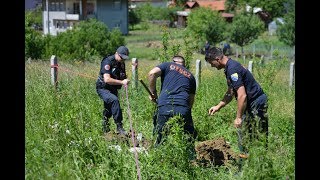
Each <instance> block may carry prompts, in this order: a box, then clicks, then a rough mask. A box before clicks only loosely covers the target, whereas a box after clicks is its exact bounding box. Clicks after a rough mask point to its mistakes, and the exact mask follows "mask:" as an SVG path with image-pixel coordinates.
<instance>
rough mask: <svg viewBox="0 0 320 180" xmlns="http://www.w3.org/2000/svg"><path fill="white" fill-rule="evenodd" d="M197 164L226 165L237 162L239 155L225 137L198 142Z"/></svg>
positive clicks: (196, 148)
mask: <svg viewBox="0 0 320 180" xmlns="http://www.w3.org/2000/svg"><path fill="white" fill-rule="evenodd" d="M195 150H196V153H197V158H196V164H197V165H201V166H211V165H218V166H221V165H226V164H231V163H233V162H235V160H237V159H238V155H237V154H236V153H235V152H233V151H232V149H231V148H230V145H229V144H227V143H226V141H225V139H224V138H223V137H219V138H217V139H213V140H207V141H202V142H199V143H197V145H196V147H195Z"/></svg>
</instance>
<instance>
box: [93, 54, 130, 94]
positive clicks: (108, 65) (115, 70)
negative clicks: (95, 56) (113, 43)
mask: <svg viewBox="0 0 320 180" xmlns="http://www.w3.org/2000/svg"><path fill="white" fill-rule="evenodd" d="M105 73H107V74H110V76H111V78H113V79H118V80H124V79H126V78H127V75H126V71H125V64H124V63H123V62H118V61H117V60H116V59H115V55H111V56H108V57H106V58H104V59H103V60H102V61H101V67H100V72H99V78H98V80H97V85H98V86H99V88H105V89H109V90H111V91H112V90H116V89H120V88H121V85H110V84H107V83H103V82H101V81H103V74H105ZM99 83H100V84H99Z"/></svg>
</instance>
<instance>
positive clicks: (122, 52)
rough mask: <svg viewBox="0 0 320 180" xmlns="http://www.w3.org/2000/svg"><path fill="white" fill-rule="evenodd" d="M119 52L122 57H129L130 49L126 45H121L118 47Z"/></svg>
mask: <svg viewBox="0 0 320 180" xmlns="http://www.w3.org/2000/svg"><path fill="white" fill-rule="evenodd" d="M117 52H118V54H119V55H120V56H121V58H122V59H129V50H128V48H127V47H125V46H120V47H119V48H118V49H117Z"/></svg>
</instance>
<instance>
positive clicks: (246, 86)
mask: <svg viewBox="0 0 320 180" xmlns="http://www.w3.org/2000/svg"><path fill="white" fill-rule="evenodd" d="M205 60H206V61H207V62H208V63H210V64H211V67H215V68H217V69H218V70H220V69H221V68H224V69H225V70H224V73H225V76H226V79H227V85H228V90H227V92H226V93H225V95H224V97H223V99H222V100H221V101H220V102H219V103H218V104H217V105H216V106H213V107H211V108H210V109H209V111H208V112H209V115H213V114H214V113H216V112H218V111H219V110H220V109H221V108H222V107H224V106H225V105H227V104H228V103H229V102H231V100H232V98H233V96H235V98H236V100H237V107H238V108H237V113H236V119H235V120H234V126H235V127H236V128H239V129H238V130H237V131H238V146H239V149H240V152H241V153H242V155H243V156H244V157H246V156H247V153H248V150H247V149H246V147H244V146H243V144H242V142H243V135H244V134H243V133H245V132H248V135H249V137H250V139H252V138H253V137H258V136H257V134H258V133H256V132H255V129H257V131H258V132H260V133H262V134H265V137H266V141H265V142H266V146H267V142H268V116H267V109H268V102H267V101H268V99H267V95H266V94H265V93H264V92H263V90H262V88H261V86H260V85H259V84H258V82H257V81H256V80H255V79H254V77H253V76H252V74H251V72H250V71H249V70H248V69H246V68H245V67H243V66H242V65H241V64H240V63H239V62H237V61H235V60H233V59H231V58H228V57H227V56H225V55H224V54H223V52H222V51H221V49H220V48H216V47H212V48H210V49H209V51H208V53H207V54H206V55H205ZM242 124H244V125H245V126H244V127H245V128H243V130H244V131H242V130H241V128H240V127H242ZM256 127H257V128H256ZM240 157H241V156H240Z"/></svg>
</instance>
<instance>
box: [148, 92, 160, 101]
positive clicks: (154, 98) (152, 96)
mask: <svg viewBox="0 0 320 180" xmlns="http://www.w3.org/2000/svg"><path fill="white" fill-rule="evenodd" d="M149 99H150V101H152V102H154V103H157V99H158V95H157V94H152V95H149Z"/></svg>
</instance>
